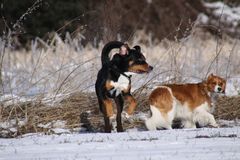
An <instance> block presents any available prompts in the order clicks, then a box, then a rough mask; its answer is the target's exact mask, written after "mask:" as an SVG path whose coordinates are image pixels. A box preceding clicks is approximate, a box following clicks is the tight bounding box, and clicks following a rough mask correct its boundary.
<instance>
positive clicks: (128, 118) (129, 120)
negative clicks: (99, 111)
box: [122, 111, 134, 123]
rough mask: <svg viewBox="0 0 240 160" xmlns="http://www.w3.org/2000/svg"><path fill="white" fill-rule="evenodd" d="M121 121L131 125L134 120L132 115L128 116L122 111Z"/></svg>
mask: <svg viewBox="0 0 240 160" xmlns="http://www.w3.org/2000/svg"><path fill="white" fill-rule="evenodd" d="M122 119H123V120H124V121H127V122H129V123H133V121H134V119H133V116H132V115H129V114H128V113H127V112H125V111H123V112H122Z"/></svg>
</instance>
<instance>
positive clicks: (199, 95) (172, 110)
mask: <svg viewBox="0 0 240 160" xmlns="http://www.w3.org/2000/svg"><path fill="white" fill-rule="evenodd" d="M225 86H226V80H224V79H223V78H221V77H218V76H215V75H213V74H211V75H209V76H208V78H207V80H206V81H203V82H201V83H197V84H167V85H163V86H159V87H157V88H156V89H154V90H153V92H152V93H151V95H150V97H149V103H150V110H151V113H152V116H151V117H150V118H149V119H147V120H146V121H145V124H146V127H147V129H148V130H156V129H160V128H165V129H172V121H173V120H174V119H175V118H177V119H180V120H181V122H182V124H183V127H184V128H196V123H198V124H199V125H200V126H201V127H203V126H207V125H210V126H212V127H218V124H217V123H216V121H215V119H214V116H213V115H212V114H211V113H212V112H213V110H214V105H213V103H212V96H213V94H214V93H224V92H225Z"/></svg>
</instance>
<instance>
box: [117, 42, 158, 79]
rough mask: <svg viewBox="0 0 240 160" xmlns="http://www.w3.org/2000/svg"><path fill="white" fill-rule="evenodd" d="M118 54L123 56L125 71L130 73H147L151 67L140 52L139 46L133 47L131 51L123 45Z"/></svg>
mask: <svg viewBox="0 0 240 160" xmlns="http://www.w3.org/2000/svg"><path fill="white" fill-rule="evenodd" d="M120 54H121V55H125V59H124V62H125V64H127V65H126V66H127V69H126V70H127V71H128V72H132V73H138V74H141V73H148V72H150V71H152V69H153V67H152V66H150V65H149V64H148V63H147V62H146V58H145V57H144V55H143V54H142V52H141V47H140V46H135V47H133V48H132V49H130V48H129V47H128V45H123V46H122V47H121V48H120Z"/></svg>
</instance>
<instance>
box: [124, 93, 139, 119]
mask: <svg viewBox="0 0 240 160" xmlns="http://www.w3.org/2000/svg"><path fill="white" fill-rule="evenodd" d="M126 100H127V102H128V103H129V105H128V109H127V113H128V114H129V115H132V114H133V112H134V110H135V109H136V107H137V102H136V100H135V99H134V98H133V97H132V96H126Z"/></svg>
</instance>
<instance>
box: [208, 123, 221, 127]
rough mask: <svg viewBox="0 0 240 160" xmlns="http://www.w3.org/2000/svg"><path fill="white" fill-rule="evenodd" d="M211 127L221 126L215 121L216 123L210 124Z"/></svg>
mask: <svg viewBox="0 0 240 160" xmlns="http://www.w3.org/2000/svg"><path fill="white" fill-rule="evenodd" d="M209 127H210V128H220V126H219V125H218V124H217V123H215V124H210V125H209Z"/></svg>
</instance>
